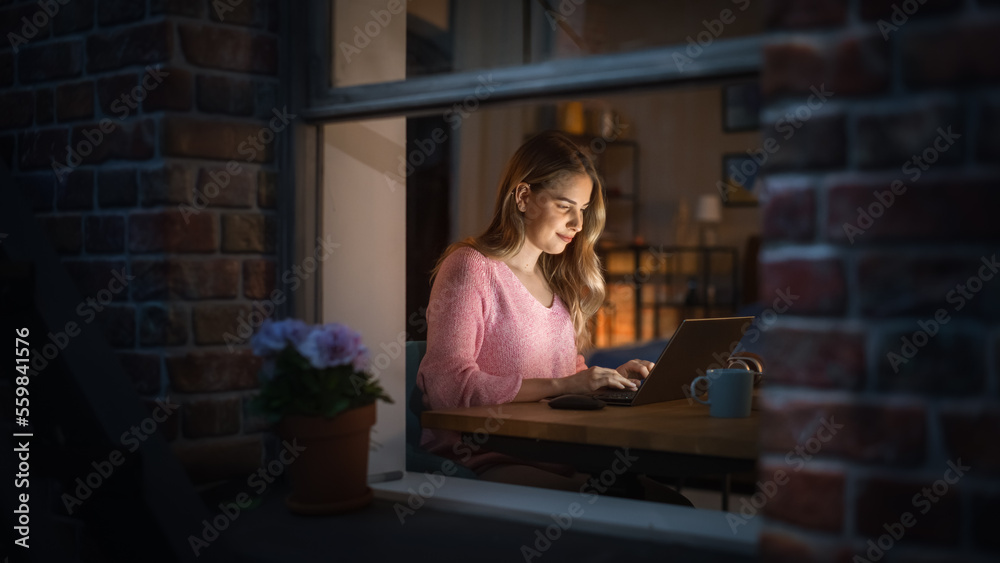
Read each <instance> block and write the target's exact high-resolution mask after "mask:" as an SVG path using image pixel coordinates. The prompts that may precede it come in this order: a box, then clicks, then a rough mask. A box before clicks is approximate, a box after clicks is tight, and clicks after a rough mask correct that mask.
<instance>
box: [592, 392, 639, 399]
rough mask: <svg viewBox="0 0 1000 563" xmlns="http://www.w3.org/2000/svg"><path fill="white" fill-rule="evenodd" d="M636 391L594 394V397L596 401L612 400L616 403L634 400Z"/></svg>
mask: <svg viewBox="0 0 1000 563" xmlns="http://www.w3.org/2000/svg"><path fill="white" fill-rule="evenodd" d="M635 394H636V391H607V392H601V393H594V395H593V396H594V397H595V398H598V399H613V400H616V401H630V400H632V399H633V398H635Z"/></svg>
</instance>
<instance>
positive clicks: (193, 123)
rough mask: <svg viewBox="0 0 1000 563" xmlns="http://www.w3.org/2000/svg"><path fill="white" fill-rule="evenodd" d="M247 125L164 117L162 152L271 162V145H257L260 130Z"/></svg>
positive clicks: (258, 127) (218, 158)
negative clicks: (255, 144) (259, 147)
mask: <svg viewBox="0 0 1000 563" xmlns="http://www.w3.org/2000/svg"><path fill="white" fill-rule="evenodd" d="M263 127H264V126H263V124H262V125H260V126H255V125H250V124H248V123H230V122H223V121H217V120H201V119H190V118H186V117H178V116H167V117H165V118H164V119H163V140H162V144H161V147H162V149H163V152H164V153H165V154H167V155H170V156H189V157H194V158H210V159H215V160H237V161H240V162H270V161H271V160H272V159H273V154H272V151H273V144H274V143H273V142H272V143H267V144H263V145H262V146H261V145H258V146H261V149H258V148H256V147H255V146H254V144H252V143H251V141H250V140H253V143H256V142H257V141H256V139H257V138H258V137H257V135H258V133H260V131H261V129H262V128H263Z"/></svg>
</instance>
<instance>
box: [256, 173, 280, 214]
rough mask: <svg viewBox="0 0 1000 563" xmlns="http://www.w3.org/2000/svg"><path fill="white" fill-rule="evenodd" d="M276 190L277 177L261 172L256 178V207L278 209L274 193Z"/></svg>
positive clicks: (273, 174)
mask: <svg viewBox="0 0 1000 563" xmlns="http://www.w3.org/2000/svg"><path fill="white" fill-rule="evenodd" d="M277 188H278V175H277V174H275V173H274V172H269V171H267V170H261V171H260V173H259V174H258V176H257V206H258V207H260V208H261V209H274V208H276V207H278V201H277V197H276V195H275V194H276V192H277Z"/></svg>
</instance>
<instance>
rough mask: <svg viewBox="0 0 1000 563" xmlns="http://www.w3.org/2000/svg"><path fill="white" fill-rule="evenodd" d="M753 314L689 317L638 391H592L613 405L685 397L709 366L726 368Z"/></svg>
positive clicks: (594, 394)
mask: <svg viewBox="0 0 1000 563" xmlns="http://www.w3.org/2000/svg"><path fill="white" fill-rule="evenodd" d="M752 320H753V317H728V318H722V319H686V320H684V321H682V322H681V326H679V327H677V331H676V332H674V335H673V337H671V338H670V341H669V342H668V343H667V346H666V348H664V349H663V352H661V353H660V358H659V359H658V360H656V365H654V366H653V371H651V372H650V373H649V375H648V376H646V379H645V380H643V381H642V382H641V383H640V385H639V388H638V389H636V390H635V391H631V390H622V389H602V390H599V391H595V392H593V393H590V395H591V396H592V397H594V398H596V399H600V400H602V401H604V402H605V403H607V404H609V405H618V406H626V407H635V406H639V405H648V404H650V403H662V402H664V401H674V400H677V399H683V398H685V397H687V396H689V395H690V394H691V390H690V389H691V382H692V381H694V378H695V377H697V376H699V375H704V374H705V371H706V370H708V369H715V368H724V367H726V365H727V363H728V362H727V360H728V358H729V355H730V354H731V353H732V352H733V351H734V350H735V349H736V347H737V344H738V343H739V341H740V339H741V338H743V333H744V332H745V330H744V327H745V326H748V324H749V323H750V321H752Z"/></svg>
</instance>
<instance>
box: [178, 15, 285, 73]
mask: <svg viewBox="0 0 1000 563" xmlns="http://www.w3.org/2000/svg"><path fill="white" fill-rule="evenodd" d="M179 30H180V37H181V48H182V50H183V51H184V56H185V58H187V61H188V62H189V63H191V64H193V65H196V66H201V67H208V68H218V69H223V70H235V71H241V72H252V73H257V74H277V71H278V42H277V39H276V38H275V37H272V36H265V35H260V34H256V33H249V32H247V31H244V30H240V29H234V28H227V27H218V26H214V25H195V24H180V26H179Z"/></svg>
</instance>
